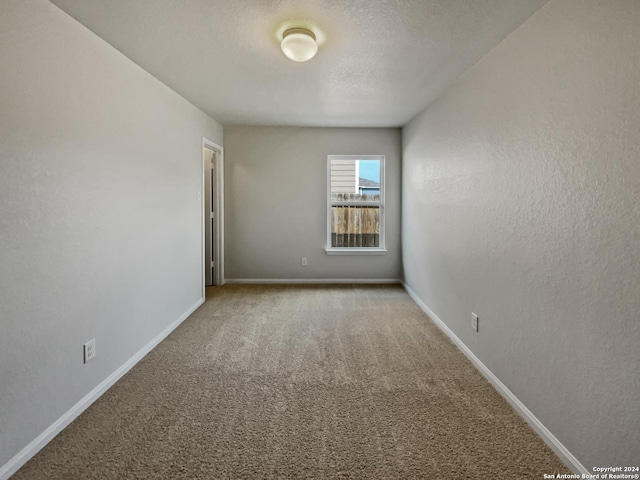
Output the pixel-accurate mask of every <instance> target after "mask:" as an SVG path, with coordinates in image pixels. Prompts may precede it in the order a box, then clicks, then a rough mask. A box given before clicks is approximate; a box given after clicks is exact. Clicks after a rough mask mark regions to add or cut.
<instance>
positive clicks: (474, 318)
mask: <svg viewBox="0 0 640 480" xmlns="http://www.w3.org/2000/svg"><path fill="white" fill-rule="evenodd" d="M471 328H473V329H474V330H475V331H476V332H477V331H478V315H476V314H475V313H473V312H471Z"/></svg>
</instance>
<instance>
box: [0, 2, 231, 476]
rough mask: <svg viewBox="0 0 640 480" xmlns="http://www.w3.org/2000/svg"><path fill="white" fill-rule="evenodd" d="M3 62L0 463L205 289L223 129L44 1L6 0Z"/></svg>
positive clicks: (1, 20)
mask: <svg viewBox="0 0 640 480" xmlns="http://www.w3.org/2000/svg"><path fill="white" fill-rule="evenodd" d="M0 65H1V68H0V85H1V88H0V138H1V139H2V141H0V468H1V466H2V465H4V464H5V463H6V462H7V461H8V460H9V459H11V458H12V457H13V456H14V455H15V454H17V453H18V452H19V451H20V450H21V449H22V448H23V447H25V446H26V445H27V444H28V443H29V442H31V441H32V440H34V439H35V438H36V437H37V436H38V435H39V434H40V433H42V432H43V431H44V430H45V429H46V428H47V427H49V426H50V425H51V424H52V423H53V422H54V421H55V420H57V419H58V418H60V416H61V415H62V414H64V413H65V412H66V411H68V410H69V409H70V408H71V407H72V406H73V405H74V404H75V403H76V402H78V401H79V400H80V399H81V398H82V397H84V396H85V395H86V394H87V393H88V392H90V391H91V390H92V389H93V388H94V387H96V386H97V385H98V384H99V383H100V382H101V381H103V380H104V379H105V378H106V377H108V376H109V375H110V374H111V373H112V372H114V371H115V370H116V369H117V368H118V367H120V366H121V365H122V364H123V363H124V362H125V361H126V360H127V359H129V358H130V357H131V356H132V355H133V354H134V353H136V352H137V351H138V350H140V349H141V348H142V347H143V346H144V345H145V344H147V343H148V342H149V341H150V340H151V339H152V338H153V337H155V336H156V335H157V334H158V333H160V332H161V331H162V330H163V329H164V328H165V327H167V326H168V325H169V324H171V323H172V322H173V321H175V320H177V319H178V318H179V317H180V316H181V315H182V314H184V313H185V312H186V311H187V310H188V309H189V308H190V307H191V306H193V305H194V304H195V303H196V302H198V300H199V299H200V298H201V293H202V284H201V283H202V258H201V257H202V227H201V224H202V219H201V201H200V200H199V199H198V194H199V192H201V182H202V177H201V175H202V173H201V165H202V160H201V158H202V148H201V142H202V136H206V137H209V138H211V140H214V141H216V142H219V143H221V142H222V127H221V126H220V125H219V124H217V123H216V122H215V121H213V120H211V119H210V118H209V117H208V116H206V115H205V114H203V113H202V112H200V111H199V110H197V109H196V108H195V107H193V106H192V105H191V104H189V103H187V102H186V101H185V100H184V99H182V98H181V97H179V96H178V95H176V94H175V93H174V92H172V91H171V90H169V89H168V88H167V87H166V86H164V85H162V84H161V83H160V82H158V81H157V80H155V79H154V78H153V77H151V76H150V75H149V74H148V73H146V72H144V71H143V70H142V69H140V68H139V67H138V66H136V65H135V64H133V63H132V62H131V61H130V60H128V59H127V58H125V57H124V56H123V55H121V54H120V53H118V52H117V51H116V50H115V49H113V48H112V47H110V46H109V45H107V44H106V43H105V42H104V41H102V40H100V39H99V38H98V37H96V36H95V35H93V34H92V33H90V32H89V31H88V30H87V29H85V28H84V27H83V26H81V25H80V24H78V23H77V22H76V21H75V20H73V19H72V18H71V17H69V16H67V15H66V14H65V13H63V12H62V11H60V10H59V9H58V8H57V7H55V6H54V5H52V4H51V3H49V2H47V1H44V0H26V1H19V0H11V1H3V2H0ZM91 338H95V339H96V340H97V352H98V355H97V357H96V358H95V359H94V360H92V361H91V362H90V363H88V364H87V365H83V363H82V344H83V343H84V342H85V341H87V340H89V339H91Z"/></svg>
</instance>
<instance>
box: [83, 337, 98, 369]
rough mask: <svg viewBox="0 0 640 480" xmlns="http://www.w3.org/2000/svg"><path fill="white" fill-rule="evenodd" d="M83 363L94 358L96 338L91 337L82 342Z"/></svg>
mask: <svg viewBox="0 0 640 480" xmlns="http://www.w3.org/2000/svg"><path fill="white" fill-rule="evenodd" d="M83 351H84V363H87V362H88V361H89V360H92V359H94V358H96V339H95V338H93V339H91V340H89V341H88V342H87V343H85V344H84V349H83Z"/></svg>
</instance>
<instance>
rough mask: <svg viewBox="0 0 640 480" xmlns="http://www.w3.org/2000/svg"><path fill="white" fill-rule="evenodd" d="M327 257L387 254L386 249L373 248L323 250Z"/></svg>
mask: <svg viewBox="0 0 640 480" xmlns="http://www.w3.org/2000/svg"><path fill="white" fill-rule="evenodd" d="M324 251H325V252H326V253H327V255H384V254H385V253H387V252H388V250H387V249H386V248H375V247H369V248H367V247H346V248H340V247H333V248H325V249H324Z"/></svg>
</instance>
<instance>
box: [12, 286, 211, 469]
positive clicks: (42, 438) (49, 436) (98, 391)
mask: <svg viewBox="0 0 640 480" xmlns="http://www.w3.org/2000/svg"><path fill="white" fill-rule="evenodd" d="M204 301H205V299H204V297H203V298H200V299H199V300H198V301H196V303H194V304H193V305H192V306H191V307H189V309H188V310H187V311H186V312H185V313H183V314H182V315H181V316H180V317H179V318H178V319H177V320H175V321H173V322H172V323H171V324H169V325H168V326H167V327H165V328H164V330H162V331H161V332H160V333H158V334H157V335H156V336H155V337H153V338H152V339H151V340H150V341H149V342H148V343H147V344H146V345H144V346H143V347H142V348H141V349H140V350H138V351H137V352H136V353H135V354H134V355H133V356H132V357H131V358H129V359H128V360H127V361H126V362H124V363H123V364H122V365H121V366H120V367H119V368H118V369H116V370H115V371H114V372H113V373H112V374H111V375H109V376H108V377H107V378H106V379H104V380H103V381H102V382H100V383H99V384H98V385H97V386H96V387H95V388H94V389H93V390H91V391H90V392H89V393H88V394H86V395H85V396H84V397H83V398H82V399H81V400H80V401H79V402H78V403H76V404H75V405H74V406H73V407H71V408H70V409H69V410H67V411H66V412H65V413H64V414H63V415H62V416H61V417H60V418H58V419H57V420H56V421H55V422H53V423H52V424H51V425H50V426H49V427H48V428H47V429H45V430H44V431H43V432H42V433H41V434H40V435H38V436H37V437H36V438H35V439H33V440H32V441H31V442H30V443H29V444H28V445H27V446H26V447H24V448H23V449H22V450H21V451H20V452H18V453H17V454H16V455H14V456H13V458H11V460H9V461H8V462H7V463H6V464H5V465H3V466H2V467H0V480H7V479H8V478H9V477H11V475H13V474H14V473H16V472H17V471H18V470H19V469H20V468H22V467H23V466H24V465H25V464H26V463H27V462H28V461H29V460H30V459H31V458H33V457H34V456H35V455H36V454H37V453H38V452H39V451H40V450H42V449H43V448H44V447H45V446H46V445H47V444H48V443H49V442H50V441H51V440H53V439H54V438H55V437H56V436H57V435H58V434H59V433H60V432H61V431H62V430H64V429H65V428H66V427H67V426H68V425H69V424H70V423H71V422H73V421H74V420H75V419H76V418H78V417H79V416H80V415H81V414H82V412H84V411H85V410H86V409H87V408H89V406H91V404H92V403H94V402H95V401H96V400H98V398H100V397H101V396H102V395H103V394H104V393H105V392H106V391H107V390H109V388H111V387H112V386H113V385H114V384H115V383H116V382H117V381H118V380H120V378H122V377H123V376H124V375H125V374H126V373H127V372H128V371H129V370H131V369H132V368H133V367H134V366H135V365H136V364H137V363H138V362H139V361H140V360H142V359H143V358H144V356H145V355H147V353H149V352H150V351H151V350H153V349H154V348H155V347H156V346H157V345H158V344H159V343H160V342H162V341H163V340H164V339H165V338H167V337H168V336H169V334H170V333H171V332H173V331H174V330H175V329H176V328H178V326H180V324H181V323H182V322H184V321H185V320H186V319H187V318H189V316H190V315H191V314H192V313H193V312H195V311H196V310H197V309H198V307H200V305H202V304H203V303H204Z"/></svg>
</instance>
